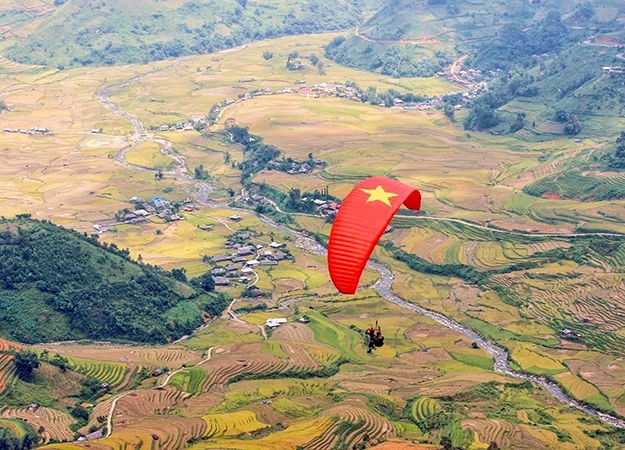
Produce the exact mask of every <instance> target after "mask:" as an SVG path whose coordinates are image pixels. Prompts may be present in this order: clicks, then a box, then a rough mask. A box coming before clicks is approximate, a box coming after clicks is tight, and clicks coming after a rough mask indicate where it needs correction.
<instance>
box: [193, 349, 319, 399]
mask: <svg viewBox="0 0 625 450" xmlns="http://www.w3.org/2000/svg"><path fill="white" fill-rule="evenodd" d="M282 346H283V348H284V352H285V354H286V355H287V356H288V358H286V359H284V358H279V357H277V356H274V355H270V354H266V353H261V352H260V348H261V347H262V343H256V342H250V343H240V344H231V345H226V346H221V347H220V348H219V351H218V352H215V354H214V355H213V358H212V359H211V360H210V361H208V362H207V363H205V364H203V365H202V366H200V367H206V369H207V371H208V373H209V375H208V379H207V380H206V382H205V383H204V386H203V388H202V391H208V390H209V389H211V388H212V387H213V386H223V385H225V384H227V383H228V381H229V380H231V379H232V378H234V377H236V376H237V375H242V374H246V373H249V374H255V376H259V375H261V374H269V373H279V372H284V371H287V370H289V371H295V372H300V371H309V370H315V369H319V368H320V367H321V365H320V364H319V363H318V362H317V361H316V360H315V359H313V357H312V356H311V355H310V354H308V352H307V351H306V349H307V346H306V345H299V346H298V345H296V344H295V343H293V344H288V343H282Z"/></svg>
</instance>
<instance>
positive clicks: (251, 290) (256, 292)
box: [244, 286, 263, 297]
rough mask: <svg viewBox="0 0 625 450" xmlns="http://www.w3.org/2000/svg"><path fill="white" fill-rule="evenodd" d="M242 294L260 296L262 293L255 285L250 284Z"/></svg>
mask: <svg viewBox="0 0 625 450" xmlns="http://www.w3.org/2000/svg"><path fill="white" fill-rule="evenodd" d="M244 295H245V296H246V297H262V295H263V293H262V291H261V290H260V289H258V288H257V287H256V286H252V287H250V288H249V289H248V290H247V291H246V292H245V293H244Z"/></svg>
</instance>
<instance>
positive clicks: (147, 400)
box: [114, 386, 185, 426]
mask: <svg viewBox="0 0 625 450" xmlns="http://www.w3.org/2000/svg"><path fill="white" fill-rule="evenodd" d="M184 395H185V394H184V393H183V392H182V391H180V390H178V389H176V388H174V387H169V386H166V387H164V388H155V389H147V390H140V391H134V392H131V393H130V394H128V395H125V396H124V397H123V398H121V399H120V400H119V401H118V402H117V407H116V409H115V422H114V423H115V425H116V426H117V425H122V424H126V425H128V424H130V423H132V422H133V421H135V420H137V418H139V419H140V418H142V417H145V416H152V415H154V414H168V412H169V411H171V410H173V409H176V408H177V407H179V406H180V405H181V401H182V398H183V397H184ZM118 418H119V420H118Z"/></svg>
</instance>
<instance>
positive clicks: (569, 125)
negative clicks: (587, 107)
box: [564, 114, 582, 135]
mask: <svg viewBox="0 0 625 450" xmlns="http://www.w3.org/2000/svg"><path fill="white" fill-rule="evenodd" d="M580 131H582V123H581V122H580V121H579V119H578V118H577V115H576V114H569V117H568V120H567V122H566V123H565V124H564V133H565V134H569V135H572V134H579V132H580Z"/></svg>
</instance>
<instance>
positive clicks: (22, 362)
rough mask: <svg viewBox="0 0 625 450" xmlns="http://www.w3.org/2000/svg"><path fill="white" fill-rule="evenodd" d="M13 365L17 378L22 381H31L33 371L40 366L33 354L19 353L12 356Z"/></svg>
mask: <svg viewBox="0 0 625 450" xmlns="http://www.w3.org/2000/svg"><path fill="white" fill-rule="evenodd" d="M13 364H14V365H15V370H16V371H17V376H18V377H19V379H20V380H22V381H31V380H32V376H33V370H35V369H37V368H38V367H39V366H40V365H41V364H40V363H39V358H37V354H36V353H35V352H30V351H20V352H15V354H14V355H13Z"/></svg>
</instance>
